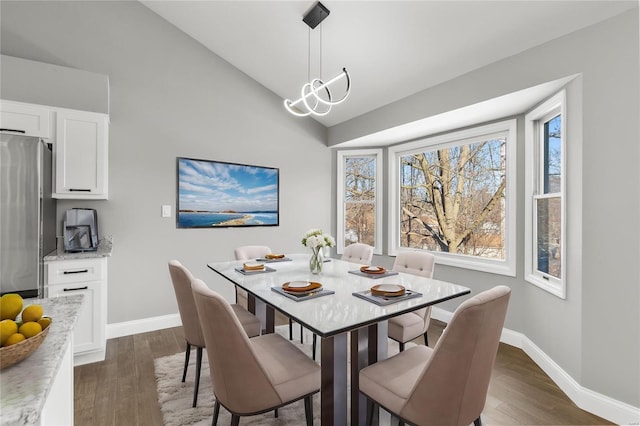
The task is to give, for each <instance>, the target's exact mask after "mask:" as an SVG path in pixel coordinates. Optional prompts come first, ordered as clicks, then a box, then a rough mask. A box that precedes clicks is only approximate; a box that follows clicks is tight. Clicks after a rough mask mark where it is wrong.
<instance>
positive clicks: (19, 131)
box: [0, 129, 27, 133]
mask: <svg viewBox="0 0 640 426" xmlns="http://www.w3.org/2000/svg"><path fill="white" fill-rule="evenodd" d="M0 132H14V133H27V131H26V130H18V129H0Z"/></svg>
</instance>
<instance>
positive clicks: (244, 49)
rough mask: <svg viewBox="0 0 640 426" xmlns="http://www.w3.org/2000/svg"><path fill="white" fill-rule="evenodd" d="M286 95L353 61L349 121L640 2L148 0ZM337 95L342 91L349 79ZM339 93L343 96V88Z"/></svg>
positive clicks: (336, 113) (340, 113)
mask: <svg viewBox="0 0 640 426" xmlns="http://www.w3.org/2000/svg"><path fill="white" fill-rule="evenodd" d="M142 3H143V4H144V5H145V6H147V7H148V8H149V9H151V10H153V11H154V12H155V13H157V14H158V15H160V16H162V17H163V18H164V19H166V20H167V21H168V22H170V23H171V24H173V25H175V26H176V27H178V28H179V29H181V30H182V31H184V32H185V33H186V34H188V35H189V36H191V37H193V38H194V39H196V40H197V41H199V42H200V43H202V44H203V45H204V46H205V47H207V48H208V49H210V50H211V51H212V52H214V53H216V54H217V55H219V56H221V57H222V58H224V59H225V60H227V61H228V62H230V63H231V64H232V65H234V66H235V67H237V68H238V69H240V70H241V71H243V72H244V73H246V74H247V75H249V76H250V77H252V78H253V79H254V80H256V81H257V82H259V83H260V84H262V85H263V86H265V87H266V88H268V89H270V90H271V91H273V92H274V93H276V94H277V95H279V96H280V97H282V98H283V99H285V98H289V99H296V98H298V97H299V96H300V89H301V87H302V85H303V84H304V83H305V82H306V81H308V80H307V79H308V74H311V78H314V77H318V74H319V72H320V71H319V70H320V65H321V67H322V75H321V76H322V78H323V79H324V80H329V79H331V78H332V77H334V76H335V75H337V74H338V73H339V72H340V71H341V70H342V68H343V67H346V68H347V69H348V70H349V73H350V74H351V76H352V86H353V90H352V93H351V95H350V96H349V98H348V99H347V100H346V101H345V102H344V103H342V104H340V105H337V106H335V107H334V108H333V110H332V111H331V113H330V114H328V115H327V116H325V117H318V118H316V119H317V120H318V121H319V122H321V123H322V124H324V125H325V126H327V127H330V126H333V125H336V124H338V123H341V122H344V121H346V120H349V119H351V118H353V117H356V116H359V115H361V114H364V113H367V112H369V111H371V110H374V109H376V108H379V107H381V106H384V105H386V104H389V103H391V102H394V101H397V100H399V99H402V98H404V97H406V96H409V95H411V94H414V93H416V92H419V91H421V90H424V89H426V88H428V87H431V86H434V85H437V84H439V83H442V82H444V81H447V80H449V79H452V78H454V77H457V76H460V75H462V74H465V73H467V72H470V71H472V70H474V69H477V68H480V67H482V66H485V65H487V64H490V63H492V62H495V61H498V60H500V59H502V58H505V57H509V56H512V55H514V54H517V53H519V52H522V51H524V50H527V49H529V48H531V47H533V46H537V45H540V44H542V43H545V42H547V41H549V40H552V39H554V38H557V37H560V36H563V35H565V34H568V33H571V32H573V31H576V30H578V29H581V28H584V27H587V26H589V25H592V24H595V23H597V22H599V21H603V20H605V19H608V18H610V17H612V16H615V15H617V14H619V13H622V12H624V11H626V10H629V9H631V8H634V7H637V4H638V3H637V1H613V0H605V1H597V0H584V1H579V0H570V1H519V0H510V1H507V0H503V1H483V0H474V1H333V0H323V1H322V3H323V4H324V5H325V6H326V7H327V8H328V9H329V10H330V15H329V16H328V17H327V18H326V19H325V20H324V21H323V22H322V24H320V25H319V26H318V27H317V28H316V29H314V30H310V29H309V27H308V26H307V25H306V24H305V23H303V22H302V17H303V15H304V14H305V13H306V12H307V10H309V9H310V8H311V7H312V6H313V5H314V4H315V1H313V0H308V1H142ZM336 84H337V86H336V87H337V88H336V89H334V90H335V91H336V92H338V93H339V92H341V89H342V88H341V87H340V84H339V83H336ZM336 96H337V95H336Z"/></svg>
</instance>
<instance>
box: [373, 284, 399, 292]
mask: <svg viewBox="0 0 640 426" xmlns="http://www.w3.org/2000/svg"><path fill="white" fill-rule="evenodd" d="M375 287H376V290H377V291H384V292H385V293H395V292H398V291H402V290H404V287H403V286H401V285H398V284H379V285H377V286H375Z"/></svg>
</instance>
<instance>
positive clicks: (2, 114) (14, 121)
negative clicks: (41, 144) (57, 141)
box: [0, 101, 52, 139]
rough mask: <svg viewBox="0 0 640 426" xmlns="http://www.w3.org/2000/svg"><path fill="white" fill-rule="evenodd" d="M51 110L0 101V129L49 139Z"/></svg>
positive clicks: (50, 133) (15, 133)
mask: <svg viewBox="0 0 640 426" xmlns="http://www.w3.org/2000/svg"><path fill="white" fill-rule="evenodd" d="M51 114H52V113H51V110H50V109H47V108H45V107H39V106H37V105H29V104H23V103H20V102H11V101H0V129H2V131H3V132H6V133H10V134H14V135H24V136H36V137H41V138H44V139H50V138H51V135H52V131H51Z"/></svg>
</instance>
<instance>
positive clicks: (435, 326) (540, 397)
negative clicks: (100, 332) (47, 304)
mask: <svg viewBox="0 0 640 426" xmlns="http://www.w3.org/2000/svg"><path fill="white" fill-rule="evenodd" d="M443 326H444V324H443V323H441V322H439V321H432V322H431V326H430V328H429V342H430V343H431V344H432V345H433V344H435V343H436V341H437V339H438V337H439V336H440V334H441V333H442V330H443ZM417 343H418V342H417ZM419 343H423V342H419ZM177 352H181V353H182V352H184V339H183V335H182V328H181V327H175V328H170V329H165V330H159V331H154V332H150V333H142V334H136V335H133V336H125V337H120V338H117V339H111V340H109V341H108V342H107V354H106V360H105V361H103V362H98V363H94V364H87V365H83V366H79V367H76V368H75V424H76V425H77V426H85V425H87V426H102V425H105V426H106V425H109V426H111V425H113V426H128V425H141V426H147V425H151V426H153V425H162V415H161V413H160V408H159V406H158V397H157V393H156V382H155V375H154V371H153V360H154V359H155V358H159V357H163V356H166V355H171V354H174V353H177ZM482 420H483V424H484V425H605V424H606V425H608V424H612V423H610V422H608V421H606V420H604V419H601V418H599V417H596V416H594V415H592V414H589V413H587V412H585V411H583V410H581V409H579V408H578V407H576V405H575V404H573V403H572V402H571V401H570V400H569V398H568V397H567V396H566V395H565V394H564V393H562V391H560V389H558V387H557V386H556V385H555V384H554V383H553V382H552V381H551V379H549V377H548V376H547V375H546V374H545V373H544V372H543V371H542V370H541V369H540V368H539V367H538V366H537V365H536V364H535V363H534V362H533V361H532V360H531V359H530V358H529V357H528V356H527V355H526V354H525V353H524V352H523V351H521V350H520V349H517V348H514V347H512V346H509V345H505V344H500V348H499V350H498V356H497V359H496V364H495V368H494V371H493V377H492V380H491V385H490V387H489V396H488V397H487V403H486V406H485V410H484V412H483V414H482Z"/></svg>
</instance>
